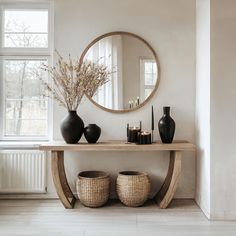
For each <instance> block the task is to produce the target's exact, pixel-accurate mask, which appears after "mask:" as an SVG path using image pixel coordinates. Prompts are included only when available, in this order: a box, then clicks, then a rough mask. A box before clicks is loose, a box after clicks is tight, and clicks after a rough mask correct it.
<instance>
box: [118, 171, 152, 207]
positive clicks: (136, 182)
mask: <svg viewBox="0 0 236 236" xmlns="http://www.w3.org/2000/svg"><path fill="white" fill-rule="evenodd" d="M116 191H117V194H118V197H119V199H120V201H121V202H122V203H123V204H125V205H126V206H130V207H137V206H141V205H143V204H144V203H145V201H146V200H147V198H148V195H149V193H150V180H149V177H148V175H147V174H146V173H142V172H137V171H122V172H120V173H119V175H118V178H117V182H116Z"/></svg>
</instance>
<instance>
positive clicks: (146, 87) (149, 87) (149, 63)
mask: <svg viewBox="0 0 236 236" xmlns="http://www.w3.org/2000/svg"><path fill="white" fill-rule="evenodd" d="M156 81H157V65H156V61H155V60H152V59H141V60H140V95H141V99H142V100H145V99H146V98H147V97H149V95H150V94H151V93H152V91H153V89H154V88H155V85H156Z"/></svg>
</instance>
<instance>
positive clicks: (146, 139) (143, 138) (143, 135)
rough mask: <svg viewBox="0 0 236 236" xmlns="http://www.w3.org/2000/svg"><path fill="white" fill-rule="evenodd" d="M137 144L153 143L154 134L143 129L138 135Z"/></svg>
mask: <svg viewBox="0 0 236 236" xmlns="http://www.w3.org/2000/svg"><path fill="white" fill-rule="evenodd" d="M136 143H137V144H152V135H151V133H150V132H147V131H141V132H139V133H138V136H137V142H136Z"/></svg>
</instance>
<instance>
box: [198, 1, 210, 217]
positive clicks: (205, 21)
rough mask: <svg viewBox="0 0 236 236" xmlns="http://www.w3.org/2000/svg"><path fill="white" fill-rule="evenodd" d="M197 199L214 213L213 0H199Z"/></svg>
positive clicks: (203, 207) (204, 207)
mask: <svg viewBox="0 0 236 236" xmlns="http://www.w3.org/2000/svg"><path fill="white" fill-rule="evenodd" d="M196 145H197V162H196V169H197V173H196V201H197V203H198V205H199V206H200V207H201V208H202V210H203V211H204V213H205V214H206V215H207V216H208V217H209V216H210V0H197V1H196Z"/></svg>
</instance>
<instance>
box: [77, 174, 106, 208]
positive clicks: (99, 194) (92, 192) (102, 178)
mask: <svg viewBox="0 0 236 236" xmlns="http://www.w3.org/2000/svg"><path fill="white" fill-rule="evenodd" d="M76 188H77V194H78V196H79V199H80V201H81V203H82V204H83V205H85V206H87V207H100V206H103V205H104V204H105V203H106V202H107V200H108V197H109V190H110V178H109V175H108V174H107V173H105V172H103V171H83V172H80V173H79V174H78V179H77V182H76Z"/></svg>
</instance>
